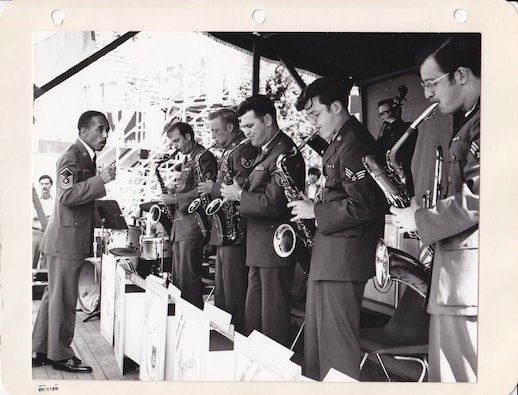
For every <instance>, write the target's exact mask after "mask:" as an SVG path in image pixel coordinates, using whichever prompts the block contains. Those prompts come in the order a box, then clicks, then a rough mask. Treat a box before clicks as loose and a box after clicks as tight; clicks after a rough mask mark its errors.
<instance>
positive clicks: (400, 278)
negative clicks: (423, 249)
mask: <svg viewBox="0 0 518 395" xmlns="http://www.w3.org/2000/svg"><path fill="white" fill-rule="evenodd" d="M429 277H430V270H428V267H426V266H425V265H423V264H422V263H421V262H420V261H419V260H418V259H416V258H414V257H413V256H412V255H410V254H407V253H406V252H404V251H401V250H398V249H395V248H391V247H388V246H387V244H386V243H385V241H384V240H383V239H380V240H379V241H378V245H377V246H376V283H377V284H378V285H379V286H380V287H381V288H382V289H384V288H386V287H388V286H389V284H390V282H391V281H397V282H400V283H402V284H405V285H407V286H409V287H410V288H412V289H413V290H414V291H416V292H417V293H418V294H419V295H421V296H422V297H423V298H424V297H426V293H427V290H428V281H429Z"/></svg>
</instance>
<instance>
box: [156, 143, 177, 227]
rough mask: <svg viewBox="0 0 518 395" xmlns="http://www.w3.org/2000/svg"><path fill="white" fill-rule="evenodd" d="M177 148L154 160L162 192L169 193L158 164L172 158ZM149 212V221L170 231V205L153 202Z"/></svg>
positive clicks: (171, 223)
mask: <svg viewBox="0 0 518 395" xmlns="http://www.w3.org/2000/svg"><path fill="white" fill-rule="evenodd" d="M178 152H179V150H176V151H174V152H173V153H172V154H171V155H165V156H164V157H163V158H162V159H160V160H158V161H156V162H155V176H156V178H157V180H158V184H159V185H160V189H161V190H162V193H163V194H167V193H169V191H168V190H167V187H166V185H165V183H164V180H163V179H162V176H161V174H160V166H161V165H162V164H163V163H165V162H167V161H169V160H171V159H172V158H174V157H175V156H176V155H177V154H178ZM149 213H150V214H151V222H153V223H155V224H156V223H158V222H160V223H161V224H162V226H164V228H165V230H166V231H167V233H168V234H170V233H171V229H172V227H173V218H174V214H173V210H172V209H171V206H170V205H168V204H165V203H163V202H162V203H160V204H154V205H152V206H151V207H150V208H149ZM162 213H164V214H165V215H166V217H167V219H165V218H164V217H163V215H162Z"/></svg>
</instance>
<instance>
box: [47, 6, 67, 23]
mask: <svg viewBox="0 0 518 395" xmlns="http://www.w3.org/2000/svg"><path fill="white" fill-rule="evenodd" d="M50 18H51V19H52V23H53V24H54V26H57V25H62V24H63V21H64V20H65V13H64V12H63V11H61V10H54V11H52V12H51V13H50Z"/></svg>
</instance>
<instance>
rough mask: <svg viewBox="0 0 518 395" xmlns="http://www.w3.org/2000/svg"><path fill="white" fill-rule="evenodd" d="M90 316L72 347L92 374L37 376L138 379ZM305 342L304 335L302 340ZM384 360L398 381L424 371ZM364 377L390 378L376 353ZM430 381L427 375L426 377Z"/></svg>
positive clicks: (47, 372) (40, 370)
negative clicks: (121, 368) (119, 363)
mask: <svg viewBox="0 0 518 395" xmlns="http://www.w3.org/2000/svg"><path fill="white" fill-rule="evenodd" d="M39 305H40V300H33V301H32V316H33V319H32V321H33V323H34V320H35V319H36V315H37V312H38V308H39ZM295 315H297V316H298V315H299V312H297V311H294V316H295ZM87 316H88V314H86V313H85V312H83V311H78V312H77V317H76V332H75V337H74V341H73V345H72V347H73V348H74V350H75V352H76V355H77V356H78V357H79V358H81V359H82V360H83V362H84V363H85V364H87V365H90V366H92V368H93V371H92V373H89V374H76V373H68V372H63V371H59V370H54V369H53V368H52V366H41V367H37V368H32V374H33V379H34V380H39V379H42V380H47V379H52V380H138V379H139V370H138V369H139V366H138V365H137V364H135V363H134V362H133V361H131V360H130V359H128V358H126V359H125V366H124V370H125V373H124V375H122V374H121V373H120V371H119V368H118V366H117V361H116V358H115V353H114V349H113V347H112V346H111V345H110V344H109V343H108V341H107V340H106V339H105V338H104V337H103V336H102V335H101V332H100V321H99V319H98V318H93V319H91V320H89V321H87V322H83V320H84V319H85V318H86V317H87ZM370 316H371V315H370V314H369V312H363V314H362V325H372V324H373V323H375V324H378V323H379V322H380V317H379V316H377V315H372V317H370ZM300 342H302V339H301V340H300ZM301 349H302V347H300V346H299V343H298V344H297V346H296V347H295V351H296V354H295V356H294V357H293V358H292V360H293V361H294V362H296V363H299V364H300V363H301V362H302V359H303V356H302V354H301V352H302V350H301ZM383 360H384V362H385V364H386V366H387V369H388V370H389V374H390V375H391V377H392V379H393V380H394V381H417V378H418V377H419V374H420V369H419V367H418V366H417V364H416V363H415V362H406V361H396V360H394V359H393V358H390V357H385V356H384V357H383ZM361 381H374V382H383V381H386V379H385V376H384V374H383V371H382V370H381V368H380V367H379V364H378V363H377V361H376V360H375V358H374V357H373V356H371V357H369V359H368V360H367V362H366V364H365V366H364V368H363V371H362V377H361ZM425 381H426V378H425Z"/></svg>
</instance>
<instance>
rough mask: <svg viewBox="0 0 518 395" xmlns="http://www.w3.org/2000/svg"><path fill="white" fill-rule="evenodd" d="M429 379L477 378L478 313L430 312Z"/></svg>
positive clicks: (462, 379)
mask: <svg viewBox="0 0 518 395" xmlns="http://www.w3.org/2000/svg"><path fill="white" fill-rule="evenodd" d="M428 360H429V373H428V381H434V382H476V380H477V316H459V315H439V314H430V332H429V336H428Z"/></svg>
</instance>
